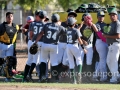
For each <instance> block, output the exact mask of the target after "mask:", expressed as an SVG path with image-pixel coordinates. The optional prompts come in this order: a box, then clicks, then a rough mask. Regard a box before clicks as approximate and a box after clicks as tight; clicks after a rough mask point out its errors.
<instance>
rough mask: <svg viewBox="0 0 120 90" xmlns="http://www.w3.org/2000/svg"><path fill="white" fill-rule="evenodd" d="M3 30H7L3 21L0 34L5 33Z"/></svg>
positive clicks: (0, 25)
mask: <svg viewBox="0 0 120 90" xmlns="http://www.w3.org/2000/svg"><path fill="white" fill-rule="evenodd" d="M3 30H5V27H4V25H3V23H2V24H0V36H1V35H3V34H4V31H3Z"/></svg>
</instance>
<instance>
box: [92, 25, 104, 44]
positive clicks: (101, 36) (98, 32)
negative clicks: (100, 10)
mask: <svg viewBox="0 0 120 90" xmlns="http://www.w3.org/2000/svg"><path fill="white" fill-rule="evenodd" d="M91 27H92V28H93V30H94V32H95V33H96V34H97V36H98V37H99V38H100V39H101V40H102V41H103V42H106V39H105V37H104V36H103V34H102V32H101V31H99V30H98V28H97V27H96V25H95V24H92V26H91Z"/></svg>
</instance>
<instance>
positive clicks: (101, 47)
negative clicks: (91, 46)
mask: <svg viewBox="0 0 120 90" xmlns="http://www.w3.org/2000/svg"><path fill="white" fill-rule="evenodd" d="M104 16H105V14H104V12H103V11H99V12H98V13H97V18H98V22H97V23H96V27H97V29H98V31H101V32H102V33H104V28H105V27H106V26H107V25H106V23H104V22H103V21H104ZM96 38H97V39H96V44H95V46H96V50H97V52H98V54H99V58H100V60H99V65H98V68H97V70H96V72H95V74H96V75H97V73H98V72H97V71H100V81H106V80H107V73H106V72H107V69H106V58H107V52H108V49H107V48H108V46H107V44H106V42H105V41H103V40H102V39H101V38H100V37H99V36H98V35H96ZM103 38H104V37H103ZM95 78H98V76H96V77H95Z"/></svg>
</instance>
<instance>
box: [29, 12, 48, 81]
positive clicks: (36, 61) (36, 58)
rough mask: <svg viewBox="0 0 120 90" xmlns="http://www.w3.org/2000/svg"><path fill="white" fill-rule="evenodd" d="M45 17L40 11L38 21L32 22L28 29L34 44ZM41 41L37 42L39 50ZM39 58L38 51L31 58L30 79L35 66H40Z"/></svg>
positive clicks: (44, 13)
mask: <svg viewBox="0 0 120 90" xmlns="http://www.w3.org/2000/svg"><path fill="white" fill-rule="evenodd" d="M46 17H47V12H46V11H42V10H41V11H40V12H39V20H38V21H36V22H33V24H32V26H31V28H30V37H31V38H32V41H33V42H34V41H35V40H36V38H37V36H38V34H39V33H40V32H41V30H42V28H43V26H44V25H45V23H44V21H45V19H46ZM42 41H43V38H41V39H40V40H39V42H37V44H38V47H39V48H40V47H41V45H42ZM40 56H41V50H40V49H39V51H38V52H37V53H36V54H35V55H34V56H33V61H32V64H31V67H30V71H29V77H30V78H31V79H32V76H31V74H32V71H33V70H34V68H35V66H36V64H40Z"/></svg>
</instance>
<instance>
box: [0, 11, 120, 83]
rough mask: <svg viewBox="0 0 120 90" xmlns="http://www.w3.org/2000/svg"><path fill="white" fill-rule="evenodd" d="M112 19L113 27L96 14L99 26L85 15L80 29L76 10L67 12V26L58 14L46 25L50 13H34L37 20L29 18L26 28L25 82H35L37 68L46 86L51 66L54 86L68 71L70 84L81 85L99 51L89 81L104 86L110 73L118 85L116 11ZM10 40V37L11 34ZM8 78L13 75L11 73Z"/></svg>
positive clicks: (119, 39) (119, 31) (101, 14)
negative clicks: (97, 60) (102, 83)
mask: <svg viewBox="0 0 120 90" xmlns="http://www.w3.org/2000/svg"><path fill="white" fill-rule="evenodd" d="M109 15H110V19H111V21H112V22H111V24H110V25H107V24H106V23H104V17H105V13H104V12H103V11H99V12H98V13H97V19H98V22H96V23H95V24H94V23H93V22H92V16H91V14H90V13H84V14H83V15H82V23H81V24H80V25H77V24H76V22H77V20H76V19H75V18H76V17H77V14H76V13H75V12H74V11H73V10H70V11H68V16H67V20H66V21H65V22H60V16H59V15H58V14H56V13H54V14H53V15H52V16H51V22H47V20H48V18H47V12H46V11H43V10H40V11H36V12H35V19H34V18H33V17H32V16H28V17H27V23H28V24H27V26H24V28H23V32H24V33H25V32H27V35H28V42H27V44H28V60H27V62H26V65H25V69H24V78H23V82H29V81H32V82H34V80H33V78H32V72H33V70H34V68H35V67H36V71H37V73H38V77H39V82H41V83H43V82H47V78H48V77H47V76H46V71H47V70H48V62H50V65H51V72H52V71H56V72H57V74H55V75H52V77H54V81H55V82H59V77H60V75H61V74H60V73H61V72H65V71H67V72H70V74H71V78H70V79H71V83H73V84H76V83H81V79H82V75H83V74H82V69H83V61H84V60H85V59H86V72H91V69H92V59H93V53H94V52H95V51H97V52H98V55H99V62H98V64H97V65H96V68H95V73H94V74H93V75H92V77H91V76H89V75H88V76H86V78H87V79H88V80H90V79H91V78H92V79H93V80H96V81H97V80H99V81H101V82H105V81H107V80H108V75H107V73H106V72H107V69H109V70H110V72H111V74H112V76H111V79H110V81H109V82H110V83H117V82H118V81H119V80H118V79H119V78H120V76H119V72H118V57H119V49H120V22H119V20H118V13H117V11H116V10H113V11H111V12H109ZM10 30H11V29H10ZM10 30H9V31H10ZM0 32H2V30H1V29H0ZM7 34H8V33H7ZM0 35H1V36H2V35H3V34H2V33H0ZM12 35H13V34H12ZM8 36H9V37H10V34H8ZM14 36H15V34H14ZM10 40H12V39H10ZM4 43H5V42H4ZM1 44H2V42H1ZM11 44H12V45H13V43H11ZM8 56H9V57H10V56H13V55H8ZM84 57H86V58H85V59H84ZM75 63H76V64H75ZM8 66H9V65H8ZM107 66H108V68H107ZM75 67H76V68H77V77H76V76H75ZM68 68H69V69H68ZM98 73H100V74H99V75H98ZM7 74H8V75H9V74H10V73H9V69H8V72H7ZM9 76H10V75H9ZM11 76H12V75H11ZM7 78H9V77H7ZM98 78H99V79H98Z"/></svg>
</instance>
